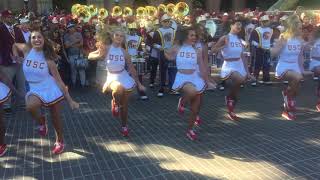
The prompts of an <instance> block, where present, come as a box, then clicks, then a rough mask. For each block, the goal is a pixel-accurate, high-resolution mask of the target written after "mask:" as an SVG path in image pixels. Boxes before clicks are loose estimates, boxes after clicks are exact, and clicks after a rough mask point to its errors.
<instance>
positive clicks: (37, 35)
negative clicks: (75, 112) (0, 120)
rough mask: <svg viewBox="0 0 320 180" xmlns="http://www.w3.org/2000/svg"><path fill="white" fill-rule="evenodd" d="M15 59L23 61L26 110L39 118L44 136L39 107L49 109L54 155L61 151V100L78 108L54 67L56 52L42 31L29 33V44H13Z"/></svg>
mask: <svg viewBox="0 0 320 180" xmlns="http://www.w3.org/2000/svg"><path fill="white" fill-rule="evenodd" d="M12 51H13V55H14V58H15V59H16V60H17V61H18V62H22V63H23V72H24V75H25V78H26V82H27V83H28V85H29V91H28V92H27V94H26V97H25V98H26V109H27V111H29V112H30V113H31V116H32V118H34V119H35V120H37V121H38V123H39V124H40V126H39V134H40V135H41V136H46V135H47V134H48V127H47V122H46V118H45V116H44V115H42V114H41V113H40V108H41V106H45V107H48V108H49V109H50V112H51V116H52V122H53V126H54V129H55V133H56V142H55V144H54V147H53V149H52V152H53V154H60V153H62V152H63V150H64V146H65V145H64V141H63V132H62V123H61V118H60V110H59V109H60V103H59V102H60V101H61V100H63V99H64V98H66V100H67V101H68V103H69V105H70V107H71V109H75V108H78V107H79V104H78V103H76V102H75V101H73V100H72V98H71V97H70V95H69V93H68V89H67V87H66V86H65V84H64V83H63V81H62V80H61V77H60V75H59V73H58V70H57V66H56V64H55V62H54V60H55V59H57V55H56V54H55V53H54V49H53V47H52V46H51V44H50V42H49V41H48V39H46V38H45V37H44V35H43V34H42V32H40V31H38V30H34V31H32V32H31V36H30V41H29V43H28V44H20V43H16V44H14V45H13V47H12ZM19 51H21V52H23V54H24V57H25V58H24V60H21V59H18V52H19Z"/></svg>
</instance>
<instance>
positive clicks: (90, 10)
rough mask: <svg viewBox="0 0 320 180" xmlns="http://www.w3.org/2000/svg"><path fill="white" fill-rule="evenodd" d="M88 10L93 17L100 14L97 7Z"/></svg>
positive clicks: (91, 6)
mask: <svg viewBox="0 0 320 180" xmlns="http://www.w3.org/2000/svg"><path fill="white" fill-rule="evenodd" d="M88 8H89V13H90V14H91V16H95V15H97V14H98V8H97V7H96V6H95V5H89V6H88Z"/></svg>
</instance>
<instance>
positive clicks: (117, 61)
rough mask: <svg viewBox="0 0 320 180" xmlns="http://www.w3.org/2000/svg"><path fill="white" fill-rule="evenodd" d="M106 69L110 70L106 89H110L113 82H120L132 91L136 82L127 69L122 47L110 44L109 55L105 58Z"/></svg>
mask: <svg viewBox="0 0 320 180" xmlns="http://www.w3.org/2000/svg"><path fill="white" fill-rule="evenodd" d="M104 63H105V67H106V70H107V71H108V75H107V80H106V82H105V84H104V88H103V89H104V90H105V89H108V88H109V86H110V84H111V83H112V82H115V81H116V82H119V83H120V84H121V86H123V87H124V88H125V90H126V91H131V90H132V89H133V88H134V87H135V85H136V83H135V81H134V79H133V78H132V77H131V76H130V75H129V73H128V71H127V70H126V69H125V64H126V61H125V58H124V53H123V51H122V48H120V47H113V46H112V45H111V46H110V49H109V51H108V54H107V56H106V57H105V59H104Z"/></svg>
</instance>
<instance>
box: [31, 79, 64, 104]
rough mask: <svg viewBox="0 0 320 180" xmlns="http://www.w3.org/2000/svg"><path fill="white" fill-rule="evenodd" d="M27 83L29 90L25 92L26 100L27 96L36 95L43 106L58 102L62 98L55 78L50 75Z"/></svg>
mask: <svg viewBox="0 0 320 180" xmlns="http://www.w3.org/2000/svg"><path fill="white" fill-rule="evenodd" d="M27 83H28V85H29V91H28V92H27V94H26V100H27V99H28V97H29V96H31V95H33V96H36V97H38V98H39V99H40V100H41V102H42V104H43V105H44V106H51V105H54V104H56V103H58V102H60V101H61V100H63V98H64V96H63V93H62V91H61V90H60V88H59V86H58V85H57V83H56V81H55V79H54V78H53V77H51V76H49V77H48V78H47V79H46V80H43V81H41V82H27Z"/></svg>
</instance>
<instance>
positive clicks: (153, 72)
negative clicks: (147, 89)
mask: <svg viewBox="0 0 320 180" xmlns="http://www.w3.org/2000/svg"><path fill="white" fill-rule="evenodd" d="M149 63H150V66H151V67H150V68H151V70H150V84H154V81H155V79H156V77H157V70H158V65H159V59H157V58H155V57H150V58H149Z"/></svg>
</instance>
